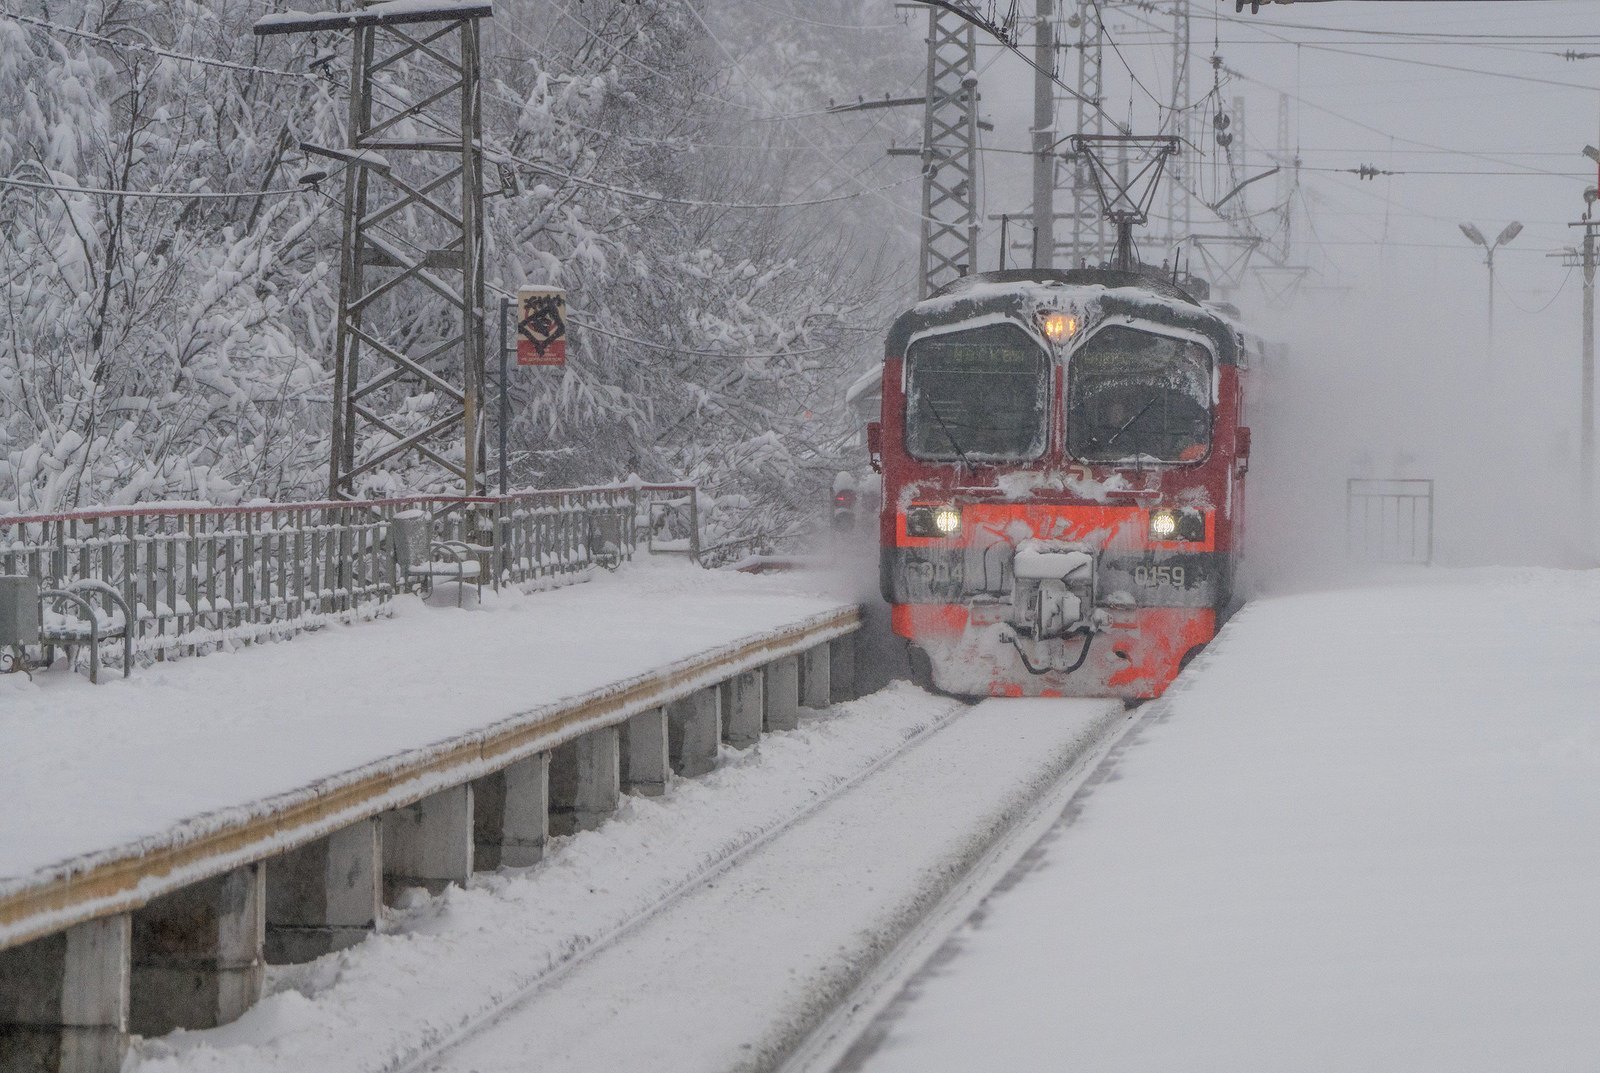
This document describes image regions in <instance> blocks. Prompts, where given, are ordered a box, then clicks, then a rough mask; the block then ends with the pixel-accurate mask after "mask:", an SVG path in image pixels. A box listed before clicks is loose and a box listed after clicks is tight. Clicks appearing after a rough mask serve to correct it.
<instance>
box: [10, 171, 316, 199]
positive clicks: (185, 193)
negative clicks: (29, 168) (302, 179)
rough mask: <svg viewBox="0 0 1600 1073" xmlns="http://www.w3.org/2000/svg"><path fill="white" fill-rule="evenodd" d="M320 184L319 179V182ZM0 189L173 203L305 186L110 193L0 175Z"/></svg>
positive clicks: (295, 190)
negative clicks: (99, 195)
mask: <svg viewBox="0 0 1600 1073" xmlns="http://www.w3.org/2000/svg"><path fill="white" fill-rule="evenodd" d="M319 181H320V180H319ZM0 186H19V187H25V188H27V189H29V190H49V191H53V192H55V193H58V194H104V195H107V196H109V197H142V198H165V199H171V200H175V201H202V200H217V201H231V200H238V199H240V198H253V197H281V196H283V195H285V194H298V193H300V192H301V191H303V190H305V189H306V187H305V186H284V187H279V188H277V189H272V190H239V191H226V190H112V189H107V188H104V187H97V186H72V185H69V184H67V183H44V182H35V181H33V180H31V179H16V178H12V177H11V176H9V175H4V176H0Z"/></svg>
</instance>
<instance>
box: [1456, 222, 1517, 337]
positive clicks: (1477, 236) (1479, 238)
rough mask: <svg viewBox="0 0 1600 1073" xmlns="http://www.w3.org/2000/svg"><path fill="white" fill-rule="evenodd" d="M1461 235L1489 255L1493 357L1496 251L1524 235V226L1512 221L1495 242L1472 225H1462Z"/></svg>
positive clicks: (1490, 324) (1490, 326) (1490, 333)
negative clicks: (1490, 240) (1488, 239)
mask: <svg viewBox="0 0 1600 1073" xmlns="http://www.w3.org/2000/svg"><path fill="white" fill-rule="evenodd" d="M1461 233H1462V234H1463V235H1466V236H1467V238H1469V239H1471V240H1472V241H1473V243H1475V244H1476V245H1479V246H1482V247H1483V248H1484V250H1485V251H1486V252H1487V253H1488V259H1487V260H1486V261H1485V262H1484V263H1486V264H1487V265H1488V266H1489V353H1490V354H1491V355H1493V354H1494V251H1495V250H1497V249H1499V248H1500V247H1501V246H1504V245H1505V244H1506V243H1508V242H1510V241H1511V240H1512V239H1514V238H1516V237H1517V236H1518V235H1520V234H1521V233H1522V225H1521V224H1520V223H1518V222H1517V221H1515V220H1512V221H1511V222H1510V223H1508V224H1506V226H1505V230H1503V231H1501V232H1500V236H1499V237H1498V238H1496V239H1495V240H1494V241H1493V242H1489V241H1487V240H1486V239H1485V238H1484V237H1483V232H1482V231H1479V230H1478V229H1477V228H1476V227H1473V226H1472V225H1471V224H1462V225H1461Z"/></svg>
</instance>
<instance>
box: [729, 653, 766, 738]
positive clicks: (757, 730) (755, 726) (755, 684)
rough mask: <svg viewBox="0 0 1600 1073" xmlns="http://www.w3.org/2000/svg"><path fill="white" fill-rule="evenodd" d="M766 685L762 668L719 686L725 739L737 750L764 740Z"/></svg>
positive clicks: (739, 675)
mask: <svg viewBox="0 0 1600 1073" xmlns="http://www.w3.org/2000/svg"><path fill="white" fill-rule="evenodd" d="M765 684H766V676H765V675H763V674H762V673H761V672H760V671H747V672H746V673H744V674H736V675H734V676H733V677H732V678H730V679H728V680H727V681H726V682H723V683H722V685H720V686H718V687H717V688H719V689H720V690H721V691H722V740H723V741H725V742H727V743H728V744H729V745H731V746H733V747H734V748H735V749H748V748H750V747H751V746H752V745H754V744H755V743H756V742H758V741H760V740H761V721H762V694H764V693H765V692H766V690H765V689H764V688H763V687H764V686H765Z"/></svg>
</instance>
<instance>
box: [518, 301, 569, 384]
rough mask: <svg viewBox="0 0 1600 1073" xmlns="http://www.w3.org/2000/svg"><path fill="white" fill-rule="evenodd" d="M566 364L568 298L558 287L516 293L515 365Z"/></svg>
mask: <svg viewBox="0 0 1600 1073" xmlns="http://www.w3.org/2000/svg"><path fill="white" fill-rule="evenodd" d="M566 363H567V296H566V292H564V291H562V290H561V288H559V287H521V288H519V289H518V290H517V364H518V365H565V364H566Z"/></svg>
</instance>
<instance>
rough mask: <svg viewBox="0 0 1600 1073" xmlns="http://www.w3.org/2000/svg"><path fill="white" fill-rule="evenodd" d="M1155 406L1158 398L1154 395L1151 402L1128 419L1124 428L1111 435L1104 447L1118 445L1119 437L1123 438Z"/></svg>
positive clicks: (1123, 425)
mask: <svg viewBox="0 0 1600 1073" xmlns="http://www.w3.org/2000/svg"><path fill="white" fill-rule="evenodd" d="M1155 404H1156V397H1155V396H1154V395H1151V396H1150V399H1149V401H1147V402H1146V403H1145V404H1144V405H1143V406H1141V407H1139V412H1138V413H1136V414H1134V415H1133V416H1132V417H1130V418H1128V419H1127V420H1126V421H1124V422H1123V423H1122V427H1121V428H1119V429H1117V431H1115V432H1113V433H1112V434H1111V437H1110V439H1108V440H1106V442H1105V443H1104V444H1103V446H1105V447H1110V446H1111V445H1112V444H1113V443H1116V442H1117V437H1118V436H1121V435H1122V434H1123V433H1124V432H1126V431H1128V430H1129V429H1130V428H1132V427H1133V423H1134V422H1135V421H1137V420H1139V418H1141V417H1143V416H1144V415H1145V414H1146V413H1148V412H1149V411H1150V407H1152V406H1154V405H1155Z"/></svg>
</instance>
